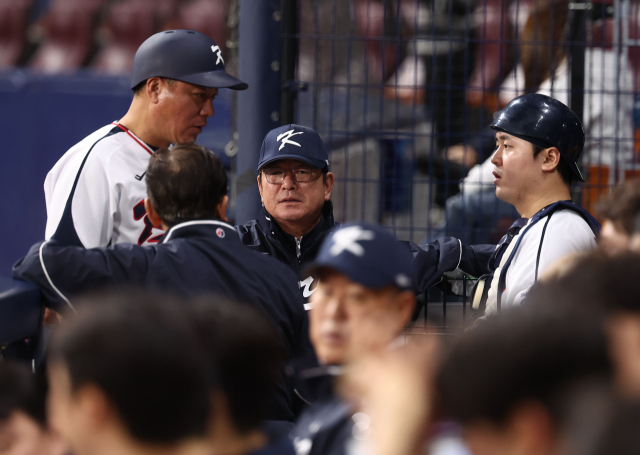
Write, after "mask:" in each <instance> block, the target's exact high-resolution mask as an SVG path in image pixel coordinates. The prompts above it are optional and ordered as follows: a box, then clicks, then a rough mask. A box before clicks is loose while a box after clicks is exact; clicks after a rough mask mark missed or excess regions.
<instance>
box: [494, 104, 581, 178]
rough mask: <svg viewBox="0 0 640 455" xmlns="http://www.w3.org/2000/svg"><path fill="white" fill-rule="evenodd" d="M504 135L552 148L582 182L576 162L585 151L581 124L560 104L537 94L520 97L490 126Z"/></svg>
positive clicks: (570, 111) (503, 110)
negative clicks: (583, 149) (583, 150)
mask: <svg viewBox="0 0 640 455" xmlns="http://www.w3.org/2000/svg"><path fill="white" fill-rule="evenodd" d="M491 128H492V129H494V130H496V131H503V132H505V133H507V134H511V135H512V136H515V137H518V138H520V139H524V140H525V141H528V142H531V143H532V144H535V145H537V146H539V147H543V148H547V147H555V148H557V149H558V151H559V152H560V155H561V156H562V158H564V160H565V162H566V163H567V164H569V167H570V168H571V170H572V171H573V174H574V177H575V178H576V179H578V180H580V181H581V182H584V178H583V177H582V174H581V173H580V169H579V168H578V164H577V162H578V159H580V154H581V153H582V148H583V147H584V130H583V129H582V122H581V121H580V119H579V118H578V116H577V115H576V114H574V113H573V111H572V110H571V109H569V108H568V107H567V106H565V105H564V104H562V103H561V102H560V101H558V100H556V99H553V98H550V97H548V96H546V95H540V94H537V93H534V94H528V95H522V96H519V97H518V98H516V99H514V100H513V101H511V102H510V103H509V104H507V106H506V107H505V108H504V109H502V111H500V113H499V114H498V116H497V117H496V118H495V120H494V121H493V123H492V124H491Z"/></svg>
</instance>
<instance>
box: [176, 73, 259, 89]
mask: <svg viewBox="0 0 640 455" xmlns="http://www.w3.org/2000/svg"><path fill="white" fill-rule="evenodd" d="M176 79H178V80H181V81H183V82H189V83H190V84H196V85H202V86H203V87H212V88H230V89H231V90H246V89H248V88H249V84H247V83H245V82H242V81H241V80H240V79H238V78H236V77H233V76H232V75H231V74H229V73H227V72H225V71H222V70H220V71H207V72H205V73H195V74H189V75H187V76H184V77H179V78H176Z"/></svg>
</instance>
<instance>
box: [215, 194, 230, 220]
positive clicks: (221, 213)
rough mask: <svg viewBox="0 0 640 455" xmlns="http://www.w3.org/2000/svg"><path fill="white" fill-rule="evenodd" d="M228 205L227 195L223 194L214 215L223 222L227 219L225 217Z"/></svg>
mask: <svg viewBox="0 0 640 455" xmlns="http://www.w3.org/2000/svg"><path fill="white" fill-rule="evenodd" d="M228 205H229V196H226V195H225V196H224V197H223V198H222V200H221V201H220V203H219V204H218V206H217V207H216V215H217V217H218V218H220V219H221V220H222V221H224V222H225V223H226V222H227V221H229V220H228V219H227V206H228Z"/></svg>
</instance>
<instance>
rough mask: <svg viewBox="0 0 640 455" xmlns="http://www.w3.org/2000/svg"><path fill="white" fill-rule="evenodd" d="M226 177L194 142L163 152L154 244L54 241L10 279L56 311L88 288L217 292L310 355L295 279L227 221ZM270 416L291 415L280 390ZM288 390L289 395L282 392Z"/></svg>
mask: <svg viewBox="0 0 640 455" xmlns="http://www.w3.org/2000/svg"><path fill="white" fill-rule="evenodd" d="M227 184H228V182H227V177H226V174H225V172H224V169H223V168H222V165H221V163H220V160H219V159H218V158H217V157H216V156H215V155H214V154H213V153H211V152H210V151H208V150H206V149H204V148H202V147H200V146H197V145H179V146H175V147H174V148H173V149H171V151H169V150H168V149H167V148H163V149H160V150H158V151H157V152H156V154H155V155H154V156H153V157H152V158H151V161H150V163H149V168H148V171H147V187H148V194H149V198H148V199H147V200H146V201H145V202H146V208H147V214H148V216H149V219H150V220H151V222H152V223H153V224H154V225H157V226H160V225H162V227H163V228H164V229H165V230H166V234H165V235H164V236H163V237H162V238H161V239H160V241H159V243H158V245H155V246H149V247H142V246H138V245H133V244H117V245H112V246H110V247H108V248H92V249H84V248H81V247H69V246H62V245H59V244H57V243H56V241H55V240H50V241H47V242H42V243H38V244H36V245H34V246H33V247H32V248H31V250H30V251H29V253H28V254H27V256H26V257H25V258H23V259H21V260H20V261H18V262H17V263H16V265H15V266H14V269H13V276H14V277H15V278H19V279H23V280H27V281H31V282H33V283H35V284H37V285H38V286H40V288H41V289H42V292H43V294H44V298H45V301H46V304H47V306H49V307H51V308H53V309H54V310H61V309H62V308H63V307H65V306H71V303H70V301H69V298H70V297H72V296H73V295H74V294H77V293H79V292H82V291H88V290H91V289H97V288H103V287H113V286H131V285H134V286H144V287H152V288H156V289H161V290H168V291H172V292H176V293H178V294H181V295H185V296H189V295H193V294H198V293H203V292H214V293H219V294H222V295H224V296H227V297H231V298H234V299H237V300H240V301H245V302H247V303H250V304H253V305H256V306H258V307H259V308H260V309H262V310H263V311H264V313H265V314H266V315H267V316H268V317H269V319H270V320H271V321H272V322H273V323H274V325H275V327H276V328H277V329H278V331H279V333H280V335H281V336H282V339H283V341H284V345H285V346H286V348H287V351H288V354H289V357H294V356H299V355H308V354H309V353H310V352H312V348H311V344H310V342H309V338H308V322H307V316H306V314H305V311H304V308H303V301H302V298H301V296H300V293H299V290H298V285H297V277H296V276H295V274H294V273H293V272H292V271H291V270H289V268H287V267H286V266H284V265H283V264H281V263H279V262H278V261H276V260H275V259H272V258H269V257H265V256H264V255H262V254H258V253H256V252H253V251H250V250H249V249H247V248H245V247H244V246H243V245H242V243H241V242H240V241H239V239H238V237H237V233H236V231H235V229H234V228H233V226H230V225H229V224H227V223H226V222H225V221H226V218H225V211H226V206H227V202H228V200H229V199H228V197H227V196H226V192H227ZM280 392H282V393H281V394H280V395H281V396H280V397H279V406H278V410H277V412H274V413H273V414H272V415H270V416H269V418H270V419H276V420H291V419H293V414H292V412H290V409H291V408H290V405H291V401H290V400H291V399H292V398H291V396H290V394H289V391H285V390H281V391H280ZM285 392H286V393H285Z"/></svg>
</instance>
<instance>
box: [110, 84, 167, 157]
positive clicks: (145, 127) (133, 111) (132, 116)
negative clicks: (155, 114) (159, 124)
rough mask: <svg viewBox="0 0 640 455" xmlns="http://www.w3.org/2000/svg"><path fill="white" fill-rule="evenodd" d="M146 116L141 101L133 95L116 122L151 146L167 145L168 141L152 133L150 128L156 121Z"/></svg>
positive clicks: (147, 113)
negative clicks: (129, 103)
mask: <svg viewBox="0 0 640 455" xmlns="http://www.w3.org/2000/svg"><path fill="white" fill-rule="evenodd" d="M148 116H149V112H148V110H147V109H145V106H144V105H143V103H142V102H141V101H139V100H137V99H136V98H135V96H134V99H133V101H132V102H131V106H130V107H129V110H128V111H127V113H126V114H125V115H124V117H122V118H121V119H120V120H119V122H118V123H120V124H121V125H123V126H125V127H126V128H127V129H129V130H130V131H131V132H132V133H133V134H135V135H136V136H137V137H138V138H140V139H141V140H142V141H143V142H144V143H145V144H147V145H151V146H153V147H168V146H169V145H170V143H168V142H167V141H166V140H165V139H162V138H161V137H159V136H157V135H156V134H154V132H153V129H152V128H154V127H155V125H156V122H153V121H152V120H151V119H150V118H148Z"/></svg>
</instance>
